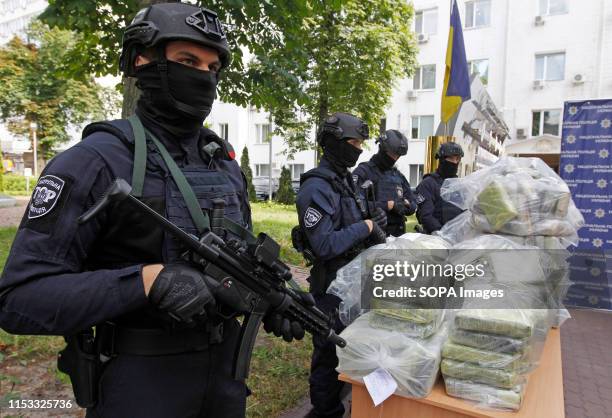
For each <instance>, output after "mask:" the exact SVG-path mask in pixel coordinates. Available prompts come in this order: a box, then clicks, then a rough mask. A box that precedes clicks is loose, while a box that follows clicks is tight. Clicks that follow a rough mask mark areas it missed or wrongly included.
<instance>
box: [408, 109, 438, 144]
mask: <svg viewBox="0 0 612 418" xmlns="http://www.w3.org/2000/svg"><path fill="white" fill-rule="evenodd" d="M433 126H434V117H433V115H431V116H413V117H412V130H411V132H412V134H411V136H412V139H427V138H429V137H430V136H432V135H433Z"/></svg>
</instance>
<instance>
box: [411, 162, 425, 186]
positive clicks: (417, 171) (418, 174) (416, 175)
mask: <svg viewBox="0 0 612 418" xmlns="http://www.w3.org/2000/svg"><path fill="white" fill-rule="evenodd" d="M422 178H423V164H410V165H409V166H408V183H410V187H416V186H418V184H419V183H420V182H421V179H422Z"/></svg>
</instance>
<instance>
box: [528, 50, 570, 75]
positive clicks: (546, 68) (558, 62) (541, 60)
mask: <svg viewBox="0 0 612 418" xmlns="http://www.w3.org/2000/svg"><path fill="white" fill-rule="evenodd" d="M564 78H565V52H559V53H556V54H539V55H536V64H535V79H536V80H547V81H558V80H563V79H564Z"/></svg>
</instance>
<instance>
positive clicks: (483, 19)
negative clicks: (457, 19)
mask: <svg viewBox="0 0 612 418" xmlns="http://www.w3.org/2000/svg"><path fill="white" fill-rule="evenodd" d="M490 24H491V1H490V0H474V1H468V2H466V3H465V27H466V28H479V27H482V26H489V25H490Z"/></svg>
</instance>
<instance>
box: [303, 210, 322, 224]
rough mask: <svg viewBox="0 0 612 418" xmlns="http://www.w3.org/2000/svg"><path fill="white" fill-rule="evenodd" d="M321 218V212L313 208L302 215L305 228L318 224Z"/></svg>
mask: <svg viewBox="0 0 612 418" xmlns="http://www.w3.org/2000/svg"><path fill="white" fill-rule="evenodd" d="M322 217H323V215H321V212H319V211H318V210H316V209H315V208H313V207H309V208H308V209H306V213H305V214H304V225H305V226H306V228H312V227H313V226H315V225H316V224H318V223H319V221H320V220H321V218H322Z"/></svg>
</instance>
